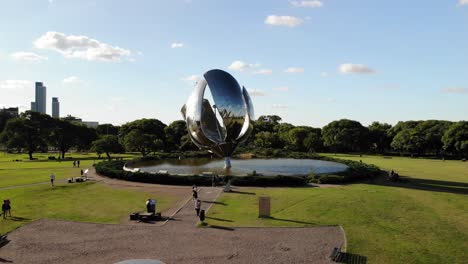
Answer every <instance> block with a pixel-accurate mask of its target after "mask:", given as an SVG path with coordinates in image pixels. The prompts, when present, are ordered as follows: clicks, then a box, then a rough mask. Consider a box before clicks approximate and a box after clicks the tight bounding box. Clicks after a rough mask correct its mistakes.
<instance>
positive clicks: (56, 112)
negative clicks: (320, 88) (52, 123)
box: [52, 97, 60, 118]
mask: <svg viewBox="0 0 468 264" xmlns="http://www.w3.org/2000/svg"><path fill="white" fill-rule="evenodd" d="M52 117H53V118H59V117H60V103H59V100H58V97H52Z"/></svg>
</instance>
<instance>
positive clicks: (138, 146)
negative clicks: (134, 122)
mask: <svg viewBox="0 0 468 264" xmlns="http://www.w3.org/2000/svg"><path fill="white" fill-rule="evenodd" d="M156 139H157V138H155V136H153V135H150V134H145V133H143V132H142V131H141V130H138V129H135V130H132V131H131V132H130V133H128V134H127V135H125V137H124V138H123V145H124V146H125V149H127V150H128V151H138V152H140V153H141V155H142V156H146V155H148V154H149V153H150V152H151V151H153V150H154V149H155V148H156Z"/></svg>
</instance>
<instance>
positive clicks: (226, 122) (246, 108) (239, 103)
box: [181, 70, 254, 168]
mask: <svg viewBox="0 0 468 264" xmlns="http://www.w3.org/2000/svg"><path fill="white" fill-rule="evenodd" d="M203 77H204V78H202V79H201V80H200V81H198V83H197V84H196V87H195V90H194V91H193V93H192V94H191V95H190V97H189V99H188V100H187V103H186V104H185V105H184V106H183V107H182V110H181V112H182V116H183V117H184V119H185V122H186V123H187V129H188V132H189V135H190V138H191V139H192V141H193V143H195V145H197V146H198V147H200V148H204V149H208V150H210V151H211V152H213V153H215V154H217V155H218V156H220V157H224V158H225V168H230V167H231V161H230V156H231V154H232V152H233V151H234V149H235V148H236V146H237V145H238V144H240V143H242V142H244V141H245V140H246V139H247V138H248V137H249V135H250V133H251V132H252V129H253V124H252V121H253V120H254V110H253V105H252V100H251V99H250V96H249V93H248V92H247V90H246V89H245V87H242V89H241V88H240V86H239V83H237V81H236V79H234V77H232V76H231V75H230V74H229V73H227V72H225V71H222V70H211V71H208V72H206V73H205V74H204V75H203ZM207 86H208V87H209V89H210V91H211V95H212V96H213V100H214V102H213V103H214V104H213V105H212V103H211V102H209V101H208V100H207V99H205V98H204V94H205V89H206V87H207Z"/></svg>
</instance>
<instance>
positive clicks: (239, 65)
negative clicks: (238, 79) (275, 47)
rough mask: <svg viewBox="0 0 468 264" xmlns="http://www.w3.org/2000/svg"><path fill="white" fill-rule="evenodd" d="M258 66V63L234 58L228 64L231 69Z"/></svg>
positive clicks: (240, 69) (241, 69)
mask: <svg viewBox="0 0 468 264" xmlns="http://www.w3.org/2000/svg"><path fill="white" fill-rule="evenodd" d="M258 66H260V64H250V63H247V62H244V61H240V60H236V61H233V62H232V63H231V65H229V66H228V68H229V69H230V70H233V71H245V70H248V69H250V68H255V67H258Z"/></svg>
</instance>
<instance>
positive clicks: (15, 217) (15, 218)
mask: <svg viewBox="0 0 468 264" xmlns="http://www.w3.org/2000/svg"><path fill="white" fill-rule="evenodd" d="M7 219H9V220H11V221H16V222H29V221H31V218H25V217H20V216H10V217H8V218H7Z"/></svg>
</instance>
